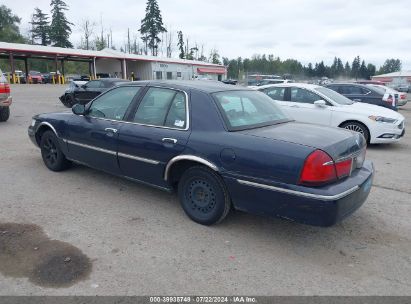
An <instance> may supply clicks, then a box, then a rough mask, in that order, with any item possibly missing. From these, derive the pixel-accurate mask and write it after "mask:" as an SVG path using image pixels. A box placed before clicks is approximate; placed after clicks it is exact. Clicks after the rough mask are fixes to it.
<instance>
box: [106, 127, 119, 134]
mask: <svg viewBox="0 0 411 304" xmlns="http://www.w3.org/2000/svg"><path fill="white" fill-rule="evenodd" d="M104 131H106V132H110V133H117V129H114V128H105V129H104Z"/></svg>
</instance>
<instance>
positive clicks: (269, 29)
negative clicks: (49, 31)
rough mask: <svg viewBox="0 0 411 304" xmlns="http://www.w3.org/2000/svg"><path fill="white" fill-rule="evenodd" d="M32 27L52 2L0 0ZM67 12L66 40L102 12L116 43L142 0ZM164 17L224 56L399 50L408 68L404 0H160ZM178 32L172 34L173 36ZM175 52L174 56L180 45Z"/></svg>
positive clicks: (305, 56)
mask: <svg viewBox="0 0 411 304" xmlns="http://www.w3.org/2000/svg"><path fill="white" fill-rule="evenodd" d="M2 3H4V4H5V5H6V6H8V7H10V8H11V9H12V10H13V12H14V13H16V14H17V15H18V16H19V17H21V18H22V24H21V27H22V31H23V32H26V31H27V30H28V28H29V24H28V22H29V20H30V16H31V14H32V13H33V11H34V7H35V6H38V7H39V8H40V9H42V10H43V11H45V12H49V10H50V6H49V5H50V0H36V1H31V0H18V1H17V0H3V1H2ZM66 3H67V4H68V5H69V7H70V10H69V11H68V12H67V16H68V19H69V20H70V21H71V22H73V23H74V24H75V25H76V26H75V27H74V28H73V34H72V37H71V40H72V41H73V43H74V44H75V45H78V44H79V42H80V37H81V29H80V26H79V25H80V24H81V22H82V20H84V19H86V18H89V19H91V20H94V21H96V23H97V24H98V26H97V27H96V32H97V31H99V23H100V16H102V18H103V24H104V27H105V30H108V29H109V28H112V31H113V39H114V41H113V42H114V43H115V44H116V45H117V46H118V47H119V46H121V45H124V44H125V41H126V37H127V28H130V31H133V32H135V33H137V30H138V28H139V25H140V21H141V19H142V18H143V17H144V13H145V6H146V0H117V1H113V0H98V1H97V0H88V1H87V0H66ZM158 3H159V6H160V9H161V12H162V16H163V21H164V23H165V25H167V27H168V28H171V29H172V30H173V31H174V32H176V31H177V30H180V29H181V30H182V31H183V33H184V35H187V36H188V37H189V39H190V44H194V42H195V41H197V43H198V44H199V45H201V44H204V46H205V48H206V49H207V50H209V49H211V48H216V49H218V50H219V52H220V54H221V55H222V56H224V57H229V58H237V57H239V56H241V57H251V56H252V55H253V54H263V53H266V54H274V55H275V56H279V57H281V58H282V59H287V58H294V59H297V60H300V61H302V62H303V63H304V64H307V63H308V62H317V61H321V60H324V61H325V62H326V63H327V64H330V63H331V62H332V60H333V58H334V56H337V57H341V58H342V59H343V61H344V62H345V61H347V60H348V61H350V62H352V60H353V58H354V57H355V56H356V55H360V56H361V58H363V59H365V60H366V61H367V62H372V63H374V64H376V65H377V66H379V65H381V64H382V63H383V62H384V60H385V59H386V58H399V59H401V60H402V62H403V69H411V57H410V54H411V5H410V1H409V0H392V1H390V0H300V1H298V0H281V1H277V0H272V1H268V0H266V1H263V0H254V1H253V0H158ZM176 40H177V35H176V34H175V35H174V41H176ZM174 55H175V56H177V50H175V52H174Z"/></svg>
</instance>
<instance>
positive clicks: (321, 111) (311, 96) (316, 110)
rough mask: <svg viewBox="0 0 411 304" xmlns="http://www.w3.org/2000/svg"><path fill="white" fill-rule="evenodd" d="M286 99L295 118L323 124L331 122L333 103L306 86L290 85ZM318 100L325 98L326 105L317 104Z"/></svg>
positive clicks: (290, 112)
mask: <svg viewBox="0 0 411 304" xmlns="http://www.w3.org/2000/svg"><path fill="white" fill-rule="evenodd" d="M286 99H287V103H288V106H287V108H288V112H289V114H290V115H291V116H292V117H293V118H294V119H295V120H297V121H300V122H307V123H315V124H321V125H329V124H330V123H331V117H332V105H331V104H330V103H329V102H327V101H325V100H324V98H322V97H321V96H320V95H318V94H316V93H314V92H312V91H310V90H307V89H305V88H299V87H290V88H289V94H286ZM318 100H324V101H325V102H326V105H325V106H318V105H315V104H314V102H315V101H318Z"/></svg>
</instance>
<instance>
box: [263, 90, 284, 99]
mask: <svg viewBox="0 0 411 304" xmlns="http://www.w3.org/2000/svg"><path fill="white" fill-rule="evenodd" d="M262 91H263V92H264V93H265V94H267V95H268V96H269V97H271V98H272V99H274V100H280V101H283V100H284V93H285V88H276V87H271V88H266V89H264V90H262Z"/></svg>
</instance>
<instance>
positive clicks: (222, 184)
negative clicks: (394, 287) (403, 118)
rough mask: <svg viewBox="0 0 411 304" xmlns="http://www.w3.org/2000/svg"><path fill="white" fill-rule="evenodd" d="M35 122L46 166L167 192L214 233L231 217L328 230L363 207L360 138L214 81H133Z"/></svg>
mask: <svg viewBox="0 0 411 304" xmlns="http://www.w3.org/2000/svg"><path fill="white" fill-rule="evenodd" d="M72 112H73V113H71V112H69V113H68V112H63V113H50V114H41V115H37V116H34V117H33V121H32V124H31V126H30V127H29V130H28V133H29V136H30V138H31V140H32V141H33V143H34V144H35V145H37V146H39V147H40V149H41V155H42V158H43V161H44V163H45V165H46V166H47V167H48V168H49V169H50V170H52V171H61V170H64V169H66V168H68V167H69V166H70V164H71V163H72V162H75V163H79V164H84V165H86V166H89V167H92V168H96V169H99V170H103V171H106V172H109V173H112V174H115V175H118V176H122V177H126V178H128V179H131V180H135V181H138V182H142V183H144V184H147V185H151V186H154V187H157V188H160V189H164V190H167V191H174V190H176V191H177V193H178V196H179V199H180V202H181V205H182V207H183V209H184V211H185V212H186V214H187V215H188V216H189V217H190V218H191V219H192V220H194V221H195V222H197V223H201V224H204V225H211V224H214V223H217V222H219V221H221V220H223V219H224V218H225V217H226V215H227V214H228V213H229V211H230V210H231V208H234V209H238V210H242V211H246V212H250V213H254V214H260V215H267V216H278V217H282V218H286V219H291V220H294V221H298V222H302V223H306V224H311V225H320V226H330V225H333V224H335V223H336V222H337V221H339V220H341V219H343V218H344V217H346V216H348V215H350V214H351V213H353V212H354V211H355V210H356V209H358V208H359V207H360V206H361V205H362V204H363V203H364V201H365V200H366V198H367V196H368V194H369V192H370V189H371V184H372V179H373V173H374V169H373V165H372V163H371V162H369V161H366V160H365V149H366V143H365V140H364V137H363V136H362V135H360V134H359V133H352V132H350V131H347V130H342V129H337V128H328V127H324V126H319V125H312V124H302V123H296V122H294V121H292V120H290V119H289V118H288V117H287V116H286V115H285V114H284V113H283V112H282V111H281V110H280V109H279V108H278V107H277V106H276V105H275V103H273V102H272V100H271V99H270V98H269V97H268V96H266V95H265V94H263V93H260V92H257V91H251V90H249V89H241V88H239V87H234V86H228V85H224V84H220V83H214V82H202V81H188V82H184V81H177V82H137V83H136V82H135V83H128V84H125V85H121V86H118V87H115V88H113V89H111V90H109V91H107V92H106V93H104V94H102V95H100V96H99V97H97V98H96V99H94V100H92V101H91V102H89V103H88V104H87V105H81V104H77V105H75V106H74V107H73V109H72Z"/></svg>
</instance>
